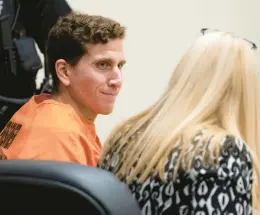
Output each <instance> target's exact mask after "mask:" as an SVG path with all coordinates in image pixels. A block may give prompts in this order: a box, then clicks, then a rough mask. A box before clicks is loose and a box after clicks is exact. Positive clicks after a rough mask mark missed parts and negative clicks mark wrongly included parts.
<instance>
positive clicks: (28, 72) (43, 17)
mask: <svg viewBox="0 0 260 215" xmlns="http://www.w3.org/2000/svg"><path fill="white" fill-rule="evenodd" d="M6 2H8V3H7V4H9V5H8V8H7V10H8V12H9V14H10V16H9V20H10V22H9V23H8V24H9V25H10V26H9V27H10V29H11V32H10V36H11V37H12V38H11V40H12V42H13V53H14V59H15V60H14V61H13V63H12V64H13V66H14V67H15V70H16V74H14V73H12V72H11V71H10V70H9V69H6V67H4V64H5V63H4V62H3V59H5V58H4V57H3V56H2V57H1V59H2V62H1V61H0V71H1V75H0V131H1V130H2V129H3V127H4V126H5V125H6V123H7V122H8V121H9V120H10V118H11V116H12V115H13V114H14V113H15V112H16V111H17V110H18V109H19V108H20V107H21V106H22V105H23V104H24V103H25V102H26V101H27V100H28V99H29V98H31V96H33V95H34V94H38V93H40V92H50V91H51V77H50V75H49V74H48V71H47V70H46V69H45V78H44V80H43V83H42V85H41V87H40V89H37V88H36V80H35V79H36V75H37V72H38V71H39V69H41V68H42V67H43V65H42V63H41V61H40V58H39V56H38V54H37V52H36V48H35V43H36V44H37V45H38V47H39V49H40V51H41V53H42V54H43V55H44V56H45V43H46V40H47V37H48V32H49V30H50V29H51V27H52V26H53V25H54V24H55V23H56V21H57V20H58V18H59V17H60V16H65V15H66V14H68V13H70V12H71V11H72V9H71V7H70V6H69V4H68V3H67V2H66V0H52V1H48V0H11V1H2V2H1V4H2V6H6V5H5V3H6ZM1 15H2V14H1V12H0V16H1ZM4 18H5V17H4ZM1 22H2V23H1ZM3 23H4V21H2V20H0V25H1V24H2V26H3ZM5 27H6V25H5ZM5 27H2V28H1V32H0V34H2V35H1V38H3V34H4V33H6V28H5ZM0 45H1V44H0ZM1 48H3V47H1ZM1 53H3V52H1Z"/></svg>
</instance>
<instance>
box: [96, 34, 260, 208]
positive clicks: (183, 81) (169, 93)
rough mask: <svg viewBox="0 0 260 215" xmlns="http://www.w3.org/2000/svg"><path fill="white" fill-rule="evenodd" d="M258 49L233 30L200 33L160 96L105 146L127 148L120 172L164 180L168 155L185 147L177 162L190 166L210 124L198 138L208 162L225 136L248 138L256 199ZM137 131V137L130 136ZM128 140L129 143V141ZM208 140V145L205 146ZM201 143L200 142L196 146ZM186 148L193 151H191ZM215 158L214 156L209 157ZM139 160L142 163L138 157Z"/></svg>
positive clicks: (259, 94)
mask: <svg viewBox="0 0 260 215" xmlns="http://www.w3.org/2000/svg"><path fill="white" fill-rule="evenodd" d="M258 66H259V65H258V62H257V59H256V56H255V53H254V52H253V51H252V50H251V47H250V45H249V44H248V43H247V42H246V41H245V40H243V39H240V38H238V37H235V36H234V35H233V34H231V33H225V32H212V33H208V34H206V35H204V36H201V37H199V38H198V39H197V40H196V41H195V43H194V44H193V45H192V46H191V47H190V48H189V50H188V51H187V52H186V54H185V55H184V56H183V57H182V59H181V60H180V62H179V64H178V65H177V67H176V69H175V71H174V72H173V74H172V77H171V79H170V82H169V86H168V88H167V89H166V91H165V92H164V93H163V95H162V96H161V97H160V98H159V100H158V101H157V102H156V103H155V104H154V105H152V106H151V107H149V108H148V109H147V110H145V111H143V112H142V113H140V114H138V115H136V116H134V117H132V118H130V119H129V120H127V121H126V122H123V123H122V124H121V125H119V126H118V127H117V128H116V129H115V130H114V131H113V132H112V133H111V134H110V136H109V138H108V139H107V141H106V142H105V145H104V154H103V157H102V158H101V161H100V162H101V163H102V160H103V159H104V156H105V155H106V154H107V153H108V152H109V151H111V150H112V149H113V147H114V145H115V144H116V145H117V149H116V151H118V152H119V151H120V150H121V149H122V148H123V147H124V156H123V158H122V159H123V162H122V165H121V166H120V167H119V168H118V169H117V172H116V174H117V175H118V177H123V176H126V175H127V173H128V171H129V170H130V169H131V167H132V166H133V165H135V164H136V165H135V168H134V169H133V171H131V173H130V175H129V177H128V183H130V182H131V180H133V179H134V178H135V177H136V176H137V174H138V175H140V181H144V180H145V179H146V178H147V177H148V176H149V175H150V174H151V173H153V172H157V173H159V174H160V177H161V178H162V179H163V172H164V168H165V163H166V161H167V159H168V156H169V154H170V153H171V152H172V151H173V150H175V149H177V148H178V147H179V146H181V153H180V157H179V160H178V162H177V164H176V165H177V167H182V168H184V169H188V168H190V166H191V159H192V158H193V157H194V155H195V154H196V153H199V150H201V149H192V150H190V145H191V144H190V143H191V140H192V138H194V136H195V135H196V132H197V131H199V130H200V129H202V128H205V127H206V128H207V132H206V134H205V135H204V139H205V138H206V139H207V138H208V139H210V137H211V136H212V134H214V135H213V136H214V138H213V139H211V140H210V143H209V144H207V148H206V146H204V145H205V141H201V142H200V146H201V147H204V149H207V150H205V151H206V153H208V155H209V156H206V157H207V159H209V160H207V162H215V161H216V159H215V158H217V156H218V155H219V147H220V144H219V143H220V142H221V138H223V136H224V135H234V136H236V137H238V138H240V139H241V140H242V141H244V142H245V143H246V144H247V146H248V149H249V151H250V152H251V155H252V159H253V164H254V170H255V172H254V189H253V193H254V201H255V205H257V206H259V202H258V203H257V201H256V200H259V198H260V187H259V186H258V179H259V178H260V177H259V174H260V166H259V159H258V158H260V147H259V146H260V76H259V75H260V74H259V67H258ZM133 135H135V136H136V135H137V138H135V140H134V141H131V137H132V136H133ZM129 141H130V142H129ZM203 144H204V145H203ZM198 148H199V147H198ZM187 152H188V153H189V154H187ZM210 158H211V159H210ZM137 161H138V162H137Z"/></svg>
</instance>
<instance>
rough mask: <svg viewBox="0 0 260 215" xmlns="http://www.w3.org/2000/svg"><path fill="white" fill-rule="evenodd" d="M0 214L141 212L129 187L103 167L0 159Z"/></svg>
mask: <svg viewBox="0 0 260 215" xmlns="http://www.w3.org/2000/svg"><path fill="white" fill-rule="evenodd" d="M0 214H5V215H6V214H10V215H14V214H19V215H27V214H36V215H37V214H45V215H49V214H55V215H60V214H64V215H65V214H71V215H80V214H84V215H88V214H89V215H90V214H91V215H140V214H141V212H140V210H139V207H138V205H137V203H136V201H135V200H134V198H133V197H132V195H131V193H130V191H129V190H128V187H127V186H126V185H124V184H123V183H121V182H120V181H119V180H117V179H116V177H115V176H114V175H112V174H111V173H109V172H106V171H105V170H102V169H98V168H93V167H86V166H83V165H77V164H72V163H63V162H53V161H32V160H1V161H0Z"/></svg>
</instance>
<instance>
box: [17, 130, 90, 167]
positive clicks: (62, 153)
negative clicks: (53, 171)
mask: <svg viewBox="0 0 260 215" xmlns="http://www.w3.org/2000/svg"><path fill="white" fill-rule="evenodd" d="M84 141H86V140H85V139H83V138H81V137H80V134H77V133H75V132H66V131H61V130H58V129H55V128H32V130H31V131H30V135H29V136H28V139H27V141H26V144H24V147H23V148H22V150H21V152H20V154H19V156H18V159H31V160H54V161H64V162H73V163H80V164H85V165H86V164H88V158H87V155H86V154H85V150H84V145H86V146H87V145H88V143H87V142H86V143H84ZM88 150H91V148H89V149H88ZM89 153H90V154H91V152H89Z"/></svg>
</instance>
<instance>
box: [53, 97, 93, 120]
mask: <svg viewBox="0 0 260 215" xmlns="http://www.w3.org/2000/svg"><path fill="white" fill-rule="evenodd" d="M52 97H53V99H54V100H55V101H57V102H60V103H63V104H67V105H70V106H71V107H72V108H73V109H74V111H75V112H76V113H77V115H78V116H79V117H80V118H81V119H82V120H83V121H85V120H87V121H92V122H94V121H95V119H96V117H97V114H95V113H93V112H92V111H91V110H89V109H88V108H87V107H82V106H81V105H80V104H78V103H77V102H75V100H74V99H73V98H71V96H70V95H69V94H68V93H54V94H53V95H52Z"/></svg>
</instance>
